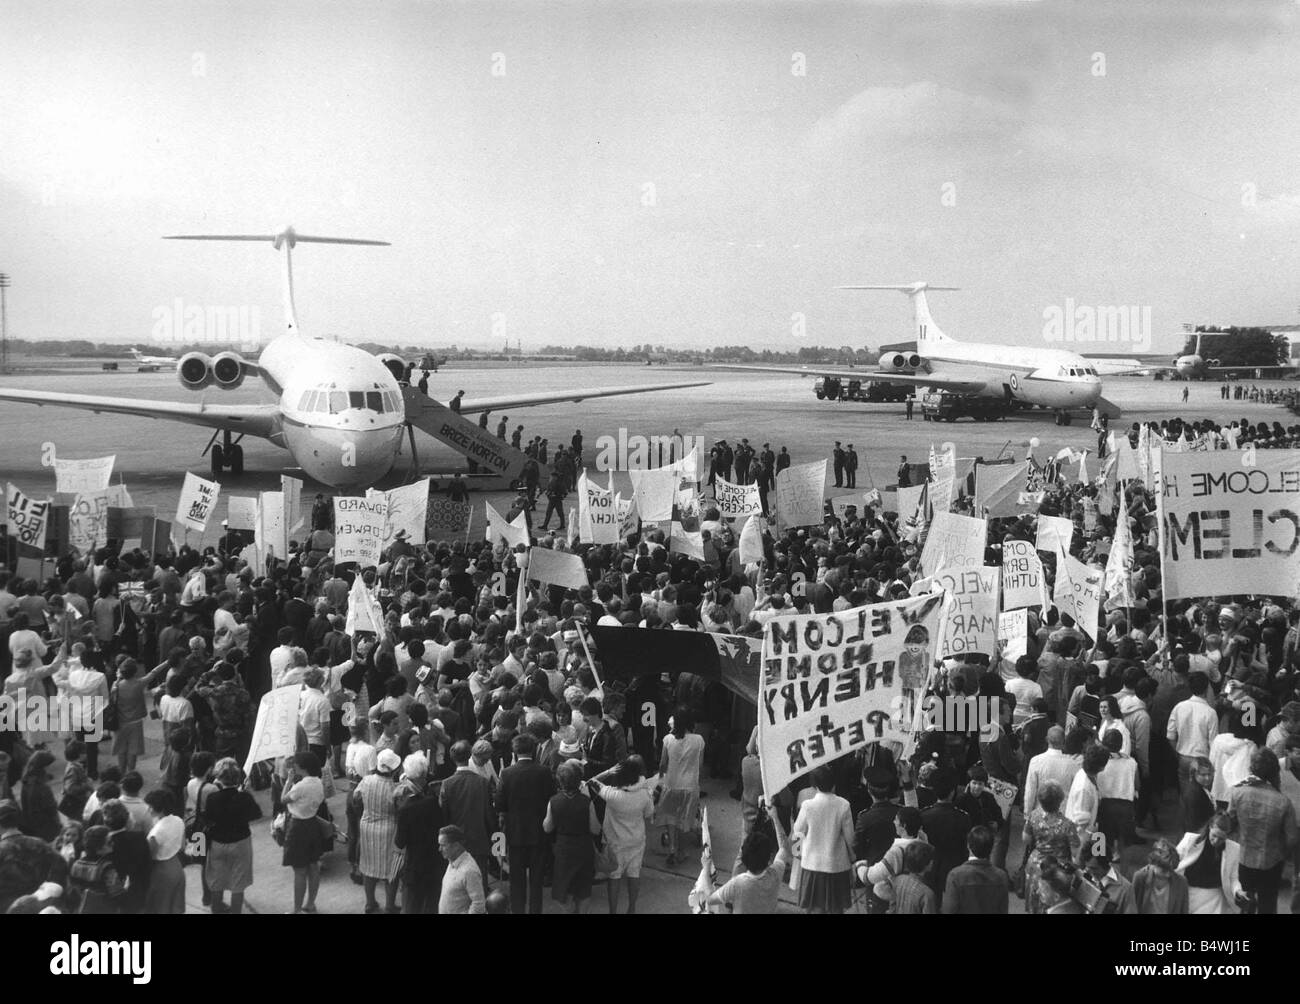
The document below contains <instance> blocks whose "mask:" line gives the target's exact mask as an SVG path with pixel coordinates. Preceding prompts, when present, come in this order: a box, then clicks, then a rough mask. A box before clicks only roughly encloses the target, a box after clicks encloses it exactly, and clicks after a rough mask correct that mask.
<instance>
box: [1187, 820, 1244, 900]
mask: <svg viewBox="0 0 1300 1004" xmlns="http://www.w3.org/2000/svg"><path fill="white" fill-rule="evenodd" d="M1204 850H1205V840H1204V839H1203V838H1202V837H1201V834H1199V833H1184V834H1183V839H1182V840H1180V841H1179V842H1178V858H1179V861H1178V874H1179V875H1182V874H1183V873H1184V872H1186V871H1187V869H1188V868H1190V867H1191V866H1192V865H1193V864H1195V863H1196V861H1197V860H1198V859H1199V858H1200V856H1201V853H1202V852H1203V851H1204ZM1240 867H1241V844H1239V843H1237V841H1235V840H1229V841H1227V843H1225V844H1224V845H1223V858H1222V860H1221V861H1220V862H1219V875H1220V878H1221V880H1222V884H1223V896H1224V899H1226V900H1227V901H1228V909H1229V910H1230V911H1231V912H1232V913H1240V912H1241V908H1240V907H1239V906H1237V893H1238V892H1240V891H1241V880H1240V877H1239V869H1240Z"/></svg>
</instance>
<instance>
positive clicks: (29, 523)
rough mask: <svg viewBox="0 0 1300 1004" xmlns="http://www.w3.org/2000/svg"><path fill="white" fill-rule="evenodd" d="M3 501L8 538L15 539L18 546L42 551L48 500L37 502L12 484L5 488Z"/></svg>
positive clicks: (47, 525)
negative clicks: (5, 506)
mask: <svg viewBox="0 0 1300 1004" xmlns="http://www.w3.org/2000/svg"><path fill="white" fill-rule="evenodd" d="M5 500H6V502H7V503H8V513H9V522H8V526H9V536H11V537H14V538H17V540H18V542H19V543H20V544H26V545H28V546H29V547H34V548H36V550H38V551H44V550H45V533H46V531H47V530H48V529H49V525H50V500H49V499H45V500H44V501H41V502H38V501H37V500H36V499H33V498H29V497H28V496H27V495H25V494H23V493H22V492H21V491H20V490H19V489H18V486H17V485H15V484H13V483H10V484H9V485H8V486H7V487H6V491H5Z"/></svg>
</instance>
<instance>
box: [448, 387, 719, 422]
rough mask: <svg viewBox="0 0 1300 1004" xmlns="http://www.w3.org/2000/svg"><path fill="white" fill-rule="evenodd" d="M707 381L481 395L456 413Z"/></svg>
mask: <svg viewBox="0 0 1300 1004" xmlns="http://www.w3.org/2000/svg"><path fill="white" fill-rule="evenodd" d="M708 385H709V381H707V380H697V381H694V382H693V383H649V384H639V385H638V386H635V387H586V388H582V387H579V388H575V389H572V390H555V391H547V392H545V393H542V394H516V395H513V396H511V397H482V398H478V399H477V400H474V401H462V402H461V405H460V413H461V414H462V415H472V414H476V413H478V412H480V411H504V410H505V409H507V408H532V407H534V406H536V405H539V404H556V403H558V402H561V401H585V400H587V398H591V397H616V396H618V395H620V394H648V393H650V392H651V391H656V390H681V389H683V388H686V387H707V386H708Z"/></svg>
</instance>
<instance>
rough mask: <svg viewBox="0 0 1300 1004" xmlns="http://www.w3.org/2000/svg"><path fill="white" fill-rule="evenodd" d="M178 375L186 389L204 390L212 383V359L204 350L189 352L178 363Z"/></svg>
mask: <svg viewBox="0 0 1300 1004" xmlns="http://www.w3.org/2000/svg"><path fill="white" fill-rule="evenodd" d="M176 376H177V377H178V378H180V381H181V386H182V387H184V388H185V389H186V390H202V389H203V388H204V387H208V386H210V385H211V384H212V381H213V379H214V376H213V373H212V360H211V359H210V358H209V357H208V356H205V355H204V354H203V353H202V352H187V353H186V354H185V355H183V356H181V358H180V361H179V362H178V363H177V364H176Z"/></svg>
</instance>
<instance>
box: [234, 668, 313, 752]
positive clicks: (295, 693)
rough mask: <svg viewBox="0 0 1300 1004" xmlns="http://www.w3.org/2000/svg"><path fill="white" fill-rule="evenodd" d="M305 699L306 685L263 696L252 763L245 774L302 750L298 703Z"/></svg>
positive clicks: (258, 707) (259, 706) (254, 729)
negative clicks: (302, 696) (299, 734)
mask: <svg viewBox="0 0 1300 1004" xmlns="http://www.w3.org/2000/svg"><path fill="white" fill-rule="evenodd" d="M301 695H302V684H300V683H296V684H294V685H293V686H290V687H277V688H276V689H275V690H272V691H271V692H270V693H269V694H264V695H263V696H262V703H261V704H259V705H258V706H257V723H256V724H255V725H254V726H253V740H252V742H251V743H250V744H249V747H248V759H246V760H245V761H244V773H245V774H247V773H248V772H249V771H250V770H252V768H253V764H255V763H261V762H262V761H263V760H274V759H276V758H278V757H282V756H293V755H294V753H295V752H296V750H297V748H298V743H297V739H298V701H299V699H300V697H301Z"/></svg>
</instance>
